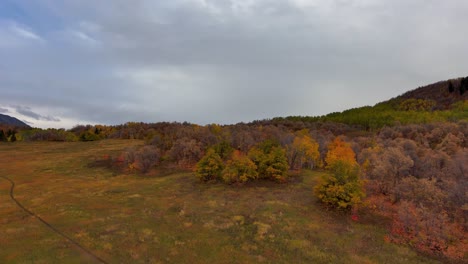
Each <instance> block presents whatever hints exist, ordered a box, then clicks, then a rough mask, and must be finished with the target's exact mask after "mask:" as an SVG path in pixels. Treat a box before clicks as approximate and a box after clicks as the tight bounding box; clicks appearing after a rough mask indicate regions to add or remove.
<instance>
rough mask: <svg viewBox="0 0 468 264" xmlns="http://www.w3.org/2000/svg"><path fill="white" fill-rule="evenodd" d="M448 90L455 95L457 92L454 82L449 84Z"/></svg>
mask: <svg viewBox="0 0 468 264" xmlns="http://www.w3.org/2000/svg"><path fill="white" fill-rule="evenodd" d="M448 90H449V93H453V92H454V91H455V87H453V84H452V82H449V85H448Z"/></svg>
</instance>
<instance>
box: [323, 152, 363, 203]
mask: <svg viewBox="0 0 468 264" xmlns="http://www.w3.org/2000/svg"><path fill="white" fill-rule="evenodd" d="M332 171H333V174H332V175H328V176H325V177H323V178H322V180H321V182H320V183H319V184H318V185H317V186H316V187H315V189H314V191H315V194H316V195H317V197H318V198H319V199H320V201H322V202H323V203H325V204H326V205H328V206H331V207H335V208H342V209H351V208H352V207H354V206H356V205H358V204H360V203H361V200H362V198H364V196H365V194H364V190H363V183H362V181H361V180H360V178H359V167H358V165H355V164H350V163H347V162H345V161H337V162H335V163H334V165H333V167H332Z"/></svg>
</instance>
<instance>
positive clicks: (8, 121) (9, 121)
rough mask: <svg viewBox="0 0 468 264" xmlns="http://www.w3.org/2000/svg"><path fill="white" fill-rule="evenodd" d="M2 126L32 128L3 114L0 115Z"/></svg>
mask: <svg viewBox="0 0 468 264" xmlns="http://www.w3.org/2000/svg"><path fill="white" fill-rule="evenodd" d="M0 125H7V126H15V127H22V128H30V126H29V125H27V124H26V123H24V122H23V121H21V120H19V119H17V118H15V117H12V116H9V115H3V114H0Z"/></svg>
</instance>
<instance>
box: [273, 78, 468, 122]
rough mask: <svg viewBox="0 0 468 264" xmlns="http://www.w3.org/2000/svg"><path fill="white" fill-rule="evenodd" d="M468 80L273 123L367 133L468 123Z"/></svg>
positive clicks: (437, 84) (445, 82)
mask: <svg viewBox="0 0 468 264" xmlns="http://www.w3.org/2000/svg"><path fill="white" fill-rule="evenodd" d="M466 90H468V77H464V78H457V79H451V80H447V81H441V82H437V83H434V84H430V85H426V86H423V87H419V88H417V89H415V90H412V91H409V92H407V93H404V94H403V95H400V96H398V97H395V98H392V99H390V100H388V101H384V102H381V103H378V104H376V105H374V106H363V107H358V108H352V109H348V110H345V111H343V112H334V113H330V114H327V115H324V116H288V117H276V118H273V120H272V121H274V122H282V121H302V122H334V123H343V124H347V125H351V126H353V127H356V128H359V129H365V130H375V129H380V128H382V127H384V126H395V125H399V124H426V123H432V122H446V121H457V120H468V100H467V99H468V93H466Z"/></svg>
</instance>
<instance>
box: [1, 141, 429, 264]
mask: <svg viewBox="0 0 468 264" xmlns="http://www.w3.org/2000/svg"><path fill="white" fill-rule="evenodd" d="M141 144H143V142H142V141H137V140H103V141H96V142H69V143H58V142H57V143H54V142H50V143H46V142H37V143H27V142H18V143H14V144H0V175H2V176H7V177H9V178H10V179H12V180H13V181H15V183H16V187H15V197H16V199H18V200H19V201H20V202H21V203H22V204H23V205H24V206H25V207H26V208H27V209H29V210H31V211H32V212H34V213H36V214H37V215H38V216H40V217H41V218H43V219H44V220H45V221H47V222H48V223H50V224H51V225H52V226H54V227H55V228H57V229H58V230H60V231H61V232H63V233H64V234H66V235H67V236H69V237H71V238H73V239H74V240H76V241H77V242H78V243H80V244H81V245H82V246H83V247H85V248H87V249H88V250H89V251H91V252H93V253H94V254H96V255H97V256H99V257H100V258H102V259H104V260H105V261H106V262H108V263H258V262H264V263H271V262H275V263H437V261H435V260H432V259H429V258H426V257H424V256H421V255H418V254H417V253H415V252H414V251H412V250H411V249H409V248H406V247H402V246H397V245H393V244H390V243H387V242H385V241H384V236H385V230H384V228H383V227H382V226H381V225H380V226H379V225H376V224H375V223H374V224H373V223H371V222H370V220H366V217H365V216H364V217H363V218H362V219H361V220H360V221H359V222H354V221H352V220H351V219H350V218H349V216H346V215H343V214H339V213H334V212H327V211H326V210H324V209H323V208H322V207H321V206H320V204H318V203H317V201H316V199H315V197H314V196H313V194H312V188H313V186H314V184H315V182H316V180H317V179H318V177H320V174H321V173H323V172H315V171H306V172H303V173H302V174H301V175H299V176H298V177H297V179H296V180H295V181H294V182H293V183H290V184H275V183H270V182H260V183H255V184H249V185H246V186H240V187H239V186H227V185H223V184H204V183H200V182H198V181H197V179H196V177H195V176H194V175H193V174H192V173H190V172H181V173H175V174H170V175H165V176H143V175H120V174H116V173H115V172H114V171H112V170H110V169H107V168H105V167H96V166H90V164H93V162H94V161H95V160H99V159H101V158H102V157H103V156H104V155H107V154H112V153H119V152H120V151H121V150H123V149H124V148H125V147H128V146H132V145H141ZM9 190H10V183H9V182H8V181H6V180H5V179H2V178H0V216H1V217H0V246H1V250H0V262H1V263H83V262H91V263H92V262H96V261H95V259H93V258H91V257H90V256H89V255H87V254H86V253H85V252H83V251H82V250H80V249H79V248H77V247H76V246H74V245H73V244H71V243H70V242H69V241H68V240H66V239H65V238H63V237H62V236H60V235H58V234H56V233H54V232H53V231H52V230H51V229H49V228H48V227H46V226H45V225H44V224H43V223H41V222H40V221H38V220H37V219H36V218H34V217H32V216H30V215H28V214H27V213H25V212H24V211H23V210H21V209H20V208H19V207H18V206H17V205H16V204H15V203H14V202H13V201H12V200H11V199H10V197H9Z"/></svg>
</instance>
